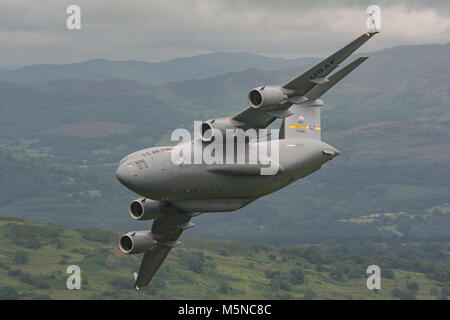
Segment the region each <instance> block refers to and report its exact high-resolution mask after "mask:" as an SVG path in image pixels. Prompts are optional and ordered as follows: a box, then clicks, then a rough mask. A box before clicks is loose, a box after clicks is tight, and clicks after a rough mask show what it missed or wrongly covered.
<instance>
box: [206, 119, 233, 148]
mask: <svg viewBox="0 0 450 320" xmlns="http://www.w3.org/2000/svg"><path fill="white" fill-rule="evenodd" d="M241 125H242V123H240V122H239V121H236V120H233V119H231V118H217V119H213V120H208V121H204V122H202V124H201V126H200V138H201V139H202V140H203V141H204V142H210V141H212V140H213V138H214V137H215V135H217V134H221V135H222V138H223V139H225V137H226V133H227V130H230V129H231V130H236V129H237V128H238V127H239V126H241Z"/></svg>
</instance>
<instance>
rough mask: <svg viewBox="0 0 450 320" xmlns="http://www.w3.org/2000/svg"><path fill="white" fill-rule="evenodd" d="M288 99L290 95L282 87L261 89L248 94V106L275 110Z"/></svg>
mask: <svg viewBox="0 0 450 320" xmlns="http://www.w3.org/2000/svg"><path fill="white" fill-rule="evenodd" d="M287 99H288V95H287V94H286V93H285V92H283V90H282V89H281V88H280V87H259V88H255V89H252V90H250V92H249V93H248V104H249V105H250V106H251V107H253V108H255V109H259V108H262V109H275V108H277V107H279V106H280V105H281V104H283V103H285V102H286V101H287Z"/></svg>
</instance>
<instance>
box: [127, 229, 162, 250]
mask: <svg viewBox="0 0 450 320" xmlns="http://www.w3.org/2000/svg"><path fill="white" fill-rule="evenodd" d="M154 246H156V241H155V240H154V239H153V238H152V236H151V235H150V231H130V232H127V233H125V234H123V235H121V236H120V238H119V248H120V251H122V252H123V253H127V254H136V253H143V252H145V251H147V250H150V249H151V248H153V247H154Z"/></svg>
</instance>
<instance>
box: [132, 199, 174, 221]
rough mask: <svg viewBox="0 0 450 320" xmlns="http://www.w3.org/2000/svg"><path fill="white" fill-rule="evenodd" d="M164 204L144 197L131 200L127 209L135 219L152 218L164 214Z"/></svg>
mask: <svg viewBox="0 0 450 320" xmlns="http://www.w3.org/2000/svg"><path fill="white" fill-rule="evenodd" d="M165 207H166V204H165V203H164V202H162V201H156V200H151V199H146V198H139V199H136V200H133V201H131V203H130V206H129V208H128V211H129V212H130V216H131V217H132V218H133V219H135V220H152V219H155V218H156V217H159V216H161V215H163V214H164V210H165Z"/></svg>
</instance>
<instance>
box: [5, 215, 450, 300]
mask: <svg viewBox="0 0 450 320" xmlns="http://www.w3.org/2000/svg"><path fill="white" fill-rule="evenodd" d="M119 235H120V233H118V232H112V231H105V230H100V229H69V228H65V227H58V226H53V225H43V224H37V223H33V222H30V221H27V220H22V219H16V218H1V219H0V241H1V243H2V247H1V248H2V249H1V250H0V298H1V299H16V298H17V299H399V298H402V299H416V298H417V299H440V298H444V299H446V296H447V294H448V293H449V289H450V287H449V285H448V282H447V281H448V278H449V275H450V266H449V264H448V263H446V262H445V261H446V260H443V261H438V262H433V263H431V262H430V261H424V260H418V259H414V260H405V259H403V258H400V257H399V256H397V255H396V254H394V253H393V252H392V251H390V249H388V247H387V246H383V245H381V244H379V245H378V253H376V254H373V253H372V254H368V255H366V254H363V255H359V254H355V253H350V252H346V250H345V249H343V248H342V247H334V248H324V247H318V246H293V247H287V248H274V247H269V246H265V245H261V244H249V243H238V242H232V241H226V240H207V239H190V238H183V239H182V240H183V242H184V245H182V246H179V247H177V248H175V249H174V250H172V252H171V253H170V255H169V258H168V259H167V261H166V262H165V263H164V264H163V266H162V268H161V270H160V271H159V272H158V273H157V275H156V277H155V278H154V279H153V281H152V282H151V284H150V286H148V287H146V288H144V289H142V290H140V291H136V290H135V289H134V288H133V277H132V272H133V271H136V270H138V266H139V262H140V257H139V256H132V255H124V254H122V253H121V252H120V251H119V250H118V248H117V245H116V243H117V239H118V236H119ZM373 249H374V248H368V251H373ZM380 249H381V250H380ZM380 253H381V254H380ZM371 264H379V265H380V268H381V270H382V271H381V276H382V281H381V289H380V290H378V292H374V291H371V290H368V289H367V287H366V277H367V276H368V275H366V273H365V271H366V268H367V266H369V265H371ZM69 265H77V266H79V267H80V268H81V279H82V284H81V290H68V289H67V287H66V279H67V277H68V276H69V274H67V273H66V269H67V267H68V266H69ZM419 270H420V271H421V272H419Z"/></svg>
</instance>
